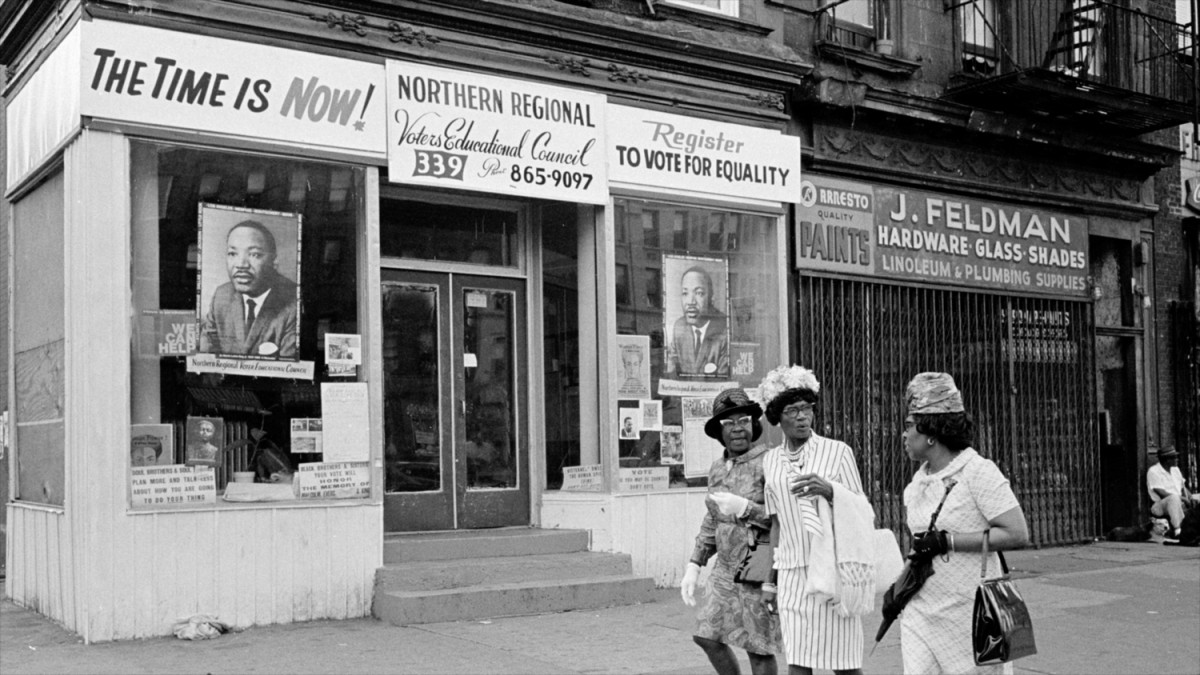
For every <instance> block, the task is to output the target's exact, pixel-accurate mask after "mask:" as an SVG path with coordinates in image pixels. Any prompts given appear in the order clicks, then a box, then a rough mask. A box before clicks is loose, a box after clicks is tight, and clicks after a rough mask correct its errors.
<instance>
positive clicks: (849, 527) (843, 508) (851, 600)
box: [804, 481, 875, 616]
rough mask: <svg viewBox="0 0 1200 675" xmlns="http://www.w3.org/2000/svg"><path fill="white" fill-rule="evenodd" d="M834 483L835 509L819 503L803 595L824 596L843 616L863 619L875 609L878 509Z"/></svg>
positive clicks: (826, 503)
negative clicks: (818, 522)
mask: <svg viewBox="0 0 1200 675" xmlns="http://www.w3.org/2000/svg"><path fill="white" fill-rule="evenodd" d="M830 484H831V485H833V501H834V504H836V505H837V508H833V507H832V506H831V505H830V504H829V502H828V501H826V500H824V499H817V500H815V501H816V502H817V509H818V511H819V514H820V517H821V532H820V533H819V534H814V535H813V537H812V539H811V540H810V546H811V548H810V550H809V557H808V582H807V583H806V584H805V586H804V595H809V594H816V595H819V596H825V597H826V598H827V599H830V600H832V601H833V603H834V606H835V607H836V608H837V611H838V613H839V614H841V615H842V616H862V615H864V614H867V613H869V612H871V611H872V610H873V609H874V608H875V537H874V533H875V510H874V509H872V508H871V503H870V502H869V501H867V498H866V497H865V496H863V495H860V494H855V493H854V492H851V491H850V490H848V489H847V488H845V487H843V486H841V485H840V484H838V483H836V482H833V481H831V482H830ZM831 533H832V536H831Z"/></svg>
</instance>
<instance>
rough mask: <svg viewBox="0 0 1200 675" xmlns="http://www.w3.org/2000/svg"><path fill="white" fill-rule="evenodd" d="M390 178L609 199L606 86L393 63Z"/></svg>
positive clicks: (568, 197)
mask: <svg viewBox="0 0 1200 675" xmlns="http://www.w3.org/2000/svg"><path fill="white" fill-rule="evenodd" d="M387 81H388V97H387V98H388V112H387V114H388V180H390V181H391V182H393V183H407V184H413V185H429V186H434V187H442V188H451V189H456V190H480V191H483V192H494V193H499V194H505V195H519V196H524V197H537V198H542V199H556V200H560V201H570V202H583V203H588V204H603V203H605V202H607V201H608V174H607V167H606V166H605V163H604V106H605V103H606V101H607V99H606V98H605V97H604V96H603V95H600V94H593V93H590V92H585V91H579V90H575V89H568V88H566V87H554V86H550V85H544V84H536V83H533V82H525V81H522V80H513V79H507V78H500V77H493V76H491V75H482V74H479V73H470V72H466V71H458V70H451V69H449V68H438V67H436V66H425V65H420V64H416V63H409V62H406V61H388V62H387Z"/></svg>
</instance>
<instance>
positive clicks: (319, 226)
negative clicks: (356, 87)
mask: <svg viewBox="0 0 1200 675" xmlns="http://www.w3.org/2000/svg"><path fill="white" fill-rule="evenodd" d="M131 148H132V162H131V167H132V170H131V176H132V186H131V203H132V217H133V222H132V226H131V232H132V246H133V274H132V289H131V295H132V300H133V311H134V316H133V320H134V330H133V341H132V344H131V345H130V347H131V359H132V396H133V398H132V419H131V429H130V443H129V449H128V454H129V466H130V468H129V474H130V490H129V497H130V504H131V506H132V507H133V508H134V509H139V508H164V507H166V508H172V507H208V508H211V507H212V506H213V505H216V504H221V503H227V502H237V501H242V502H268V501H290V500H295V499H305V498H364V497H367V496H368V495H369V493H370V469H369V448H368V445H369V443H368V442H367V440H366V438H365V434H366V429H367V428H368V424H367V423H366V400H365V385H363V384H361V382H360V380H361V379H365V378H362V377H361V375H362V373H361V369H362V367H363V365H362V350H363V336H362V335H361V332H360V329H359V322H358V302H357V299H358V293H357V271H358V260H357V250H358V249H357V246H356V233H357V232H358V228H359V219H360V214H361V204H360V201H361V200H360V198H359V195H360V186H361V185H362V179H363V176H362V171H361V170H360V169H356V168H352V167H347V166H340V165H336V164H328V163H321V162H311V161H300V160H293V159H285V158H279V157H271V156H265V155H252V154H241V153H233V152H221V151H214V150H207V149H200V148H194V147H187V146H181V145H169V144H160V143H149V142H134V143H132V145H131ZM355 434H359V436H355ZM327 441H328V442H327Z"/></svg>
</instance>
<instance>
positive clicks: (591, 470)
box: [562, 464, 604, 492]
mask: <svg viewBox="0 0 1200 675" xmlns="http://www.w3.org/2000/svg"><path fill="white" fill-rule="evenodd" d="M603 477H604V474H603V470H602V467H601V466H600V465H599V464H588V465H585V466H564V467H563V483H562V489H563V490H568V491H573V492H599V491H600V489H601V487H603V483H602V481H603Z"/></svg>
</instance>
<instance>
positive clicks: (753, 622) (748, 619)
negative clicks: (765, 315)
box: [680, 389, 779, 675]
mask: <svg viewBox="0 0 1200 675" xmlns="http://www.w3.org/2000/svg"><path fill="white" fill-rule="evenodd" d="M761 416H762V408H760V407H759V405H758V404H757V403H755V402H753V401H751V400H750V397H749V396H747V395H746V392H745V391H743V390H741V389H727V390H725V391H723V392H721V393H720V394H717V397H716V398H715V399H713V414H712V419H710V420H708V422H707V423H705V425H704V433H706V434H708V435H709V436H710V437H712V438H715V439H717V440H719V441H721V444H722V445H724V446H725V454H724V457H723V458H721V459H718V460H717V461H715V462H713V465H712V468H711V469H709V472H708V497H707V498H706V499H705V506H706V507H707V509H708V512H707V513H706V514H705V515H704V521H703V523H701V525H700V534H699V535H697V537H696V547H695V549H694V550H693V552H692V556H691V559H690V560H689V562H688V564H687V570H686V572H685V573H684V575H683V583H682V585H681V587H680V593H681V594H682V595H683V601H684V602H685V603H687V604H688V605H689V606H694V605H695V604H696V599H695V592H696V583H697V580H698V579H699V576H700V568H701V567H703V566H704V564H705V563H707V562H708V560H709V559H710V558H713V557H714V555H715V557H716V563H715V564H714V565H713V569H712V572H711V573H710V574H709V575H708V585H707V591H708V592H707V600H706V601H705V604H704V606H703V608H701V610H700V613H699V615H698V616H697V620H696V634H695V636H694V637H693V639H694V640H695V641H696V644H698V645H700V647H701V648H702V649H704V652H705V653H706V654H707V655H708V660H709V661H711V662H712V665H713V668H715V669H716V671H717V672H718V673H720V674H721V675H730V674H736V673H738V672H739V668H738V660H737V657H736V656H735V655H734V653H733V649H731V647H738V648H740V649H745V650H746V654H747V656H749V657H750V670H751V672H752V673H754V675H775V673H776V672H777V669H776V664H775V653H776V652H778V651H779V622H778V619H777V618H776V617H775V615H774V614H772V613H771V612H769V611H768V609H767V606H766V604H765V603H764V602H763V598H762V590H761V589H760V588H758V587H755V586H748V585H745V584H741V583H737V582H735V581H734V580H733V572H734V569H735V568H736V567H737V565H738V563H739V562H741V560H742V558H743V557H744V556H745V554H746V547H747V545H748V544H749V542H750V541H751V540H752V539H753V538H754V532H753V530H752V528H753V527H759V528H762V529H763V530H766V528H767V527H768V526H769V524H770V521H769V520H768V518H767V514H766V511H765V510H764V508H763V472H762V456H763V453H765V452H766V448H765V447H763V446H754V445H753V444H754V441H756V440H758V437H759V436H760V435H762V423H760V422H759V418H760V417H761Z"/></svg>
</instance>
